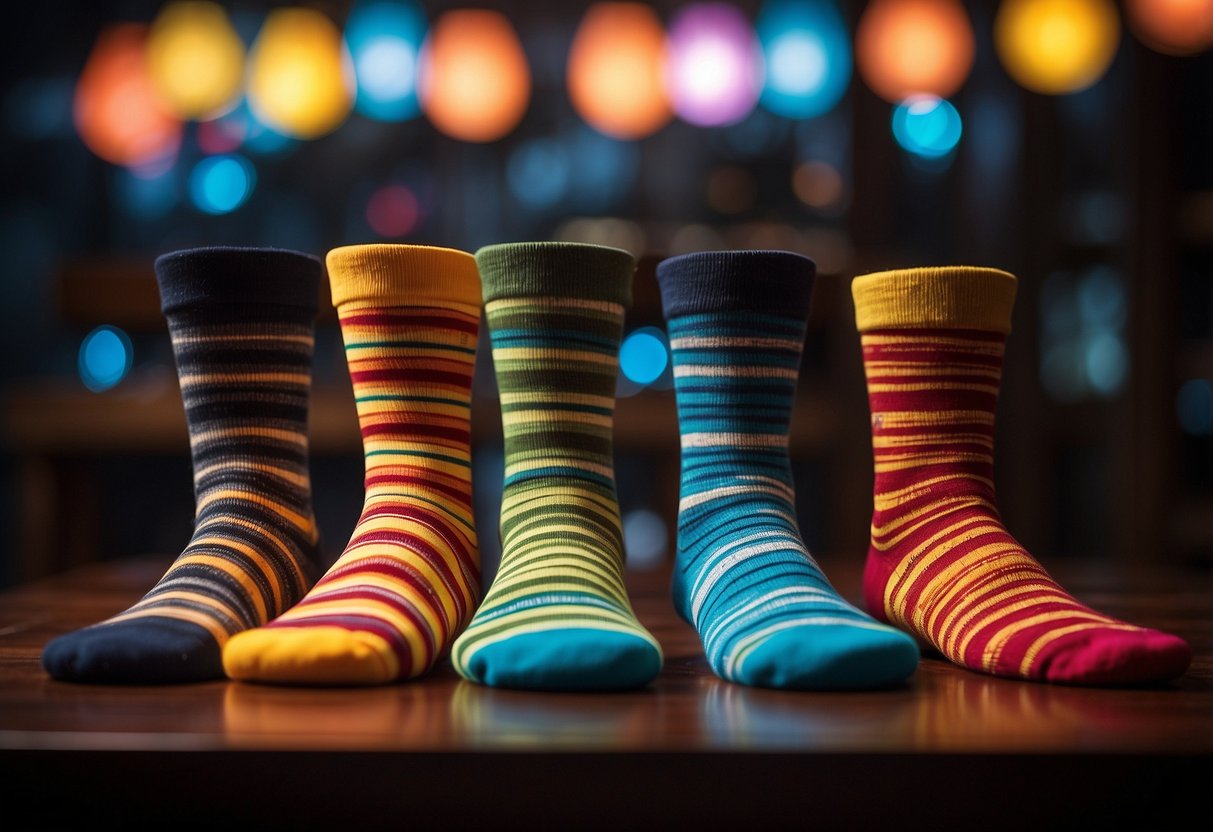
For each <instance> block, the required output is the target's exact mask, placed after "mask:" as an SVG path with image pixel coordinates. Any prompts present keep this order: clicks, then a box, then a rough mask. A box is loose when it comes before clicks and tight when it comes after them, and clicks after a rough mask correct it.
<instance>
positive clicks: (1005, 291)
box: [851, 266, 1016, 334]
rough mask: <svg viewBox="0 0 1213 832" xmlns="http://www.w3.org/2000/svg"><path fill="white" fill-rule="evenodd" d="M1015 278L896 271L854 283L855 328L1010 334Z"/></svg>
mask: <svg viewBox="0 0 1213 832" xmlns="http://www.w3.org/2000/svg"><path fill="white" fill-rule="evenodd" d="M1015 285H1016V282H1015V275H1013V274H1010V273H1009V272H1004V271H1002V270H1001V269H990V268H983V267H976V266H940V267H930V268H918V269H895V270H893V271H887V272H874V273H872V274H866V275H861V276H860V277H856V278H855V279H854V280H853V281H852V282H851V296H852V297H853V298H854V300H855V325H856V326H857V327H858V329H859V331H860V332H867V331H868V330H872V329H905V328H914V329H981V330H989V331H993V332H1001V333H1004V334H1009V333H1010V332H1011V311H1012V309H1013V308H1014V306H1015Z"/></svg>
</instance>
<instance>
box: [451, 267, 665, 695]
mask: <svg viewBox="0 0 1213 832" xmlns="http://www.w3.org/2000/svg"><path fill="white" fill-rule="evenodd" d="M476 262H477V265H478V266H479V269H480V276H481V282H482V285H483V293H484V300H485V317H486V321H487V325H488V329H489V336H490V340H491V342H492V347H493V364H494V371H495V373H496V377H497V387H498V391H499V394H500V397H501V419H502V426H503V428H504V433H505V482H504V489H503V493H502V502H501V540H502V555H501V565H500V568H499V570H498V572H497V575H496V577H495V578H494V580H493V583H492V586H491V587H490V588H489V591H488V593H487V594H486V596H485V599H484V602H483V603H482V604H481V606H480V609H479V610H478V611H477V612H476V615H475V616H474V617H473V619H472V623H471V624H470V625H469V626H468V628H467V630H466V631H465V632H464V633H463V634H462V635H461V636H460V637H459V638H458V639H457V640H456V641H455V645H454V648H453V650H452V656H451V657H452V661H453V663H454V666H455V669H456V670H457V671H458V672H459V674H460V675H461V676H463V677H464V678H466V679H469V680H471V681H473V682H478V683H480V684H485V685H490V686H493V687H508V688H524V689H531V690H598V691H607V690H625V689H631V688H637V687H641V686H643V685H645V684H647V683H648V682H650V681H651V680H652V679H653V678H654V677H655V676H656V675H657V674H658V673H659V672H660V670H661V665H662V654H661V647H660V645H658V643H657V641H656V639H654V638H653V636H652V635H651V634H650V633H649V632H648V631H647V630H645V628H644V627H643V626H641V624H640V622H639V621H638V620H637V619H636V615H635V613H634V612H633V611H632V606H631V602H630V601H629V599H628V595H627V590H626V588H625V586H624V579H623V533H622V530H621V527H620V519H619V501H618V498H617V496H616V491H615V468H614V451H613V443H612V432H613V427H614V413H615V384H616V380H617V376H618V369H619V344H620V338H621V335H622V330H623V318H624V312H625V310H626V308H627V306H628V305H629V304H630V302H631V287H632V277H633V274H634V271H635V261H634V260H633V259H632V256H631V255H630V254H628V253H627V252H625V251H621V250H619V249H613V248H606V247H603V246H595V245H588V244H579V243H514V244H503V245H496V246H488V247H486V248H483V249H481V250H480V251H478V252H477V253H476Z"/></svg>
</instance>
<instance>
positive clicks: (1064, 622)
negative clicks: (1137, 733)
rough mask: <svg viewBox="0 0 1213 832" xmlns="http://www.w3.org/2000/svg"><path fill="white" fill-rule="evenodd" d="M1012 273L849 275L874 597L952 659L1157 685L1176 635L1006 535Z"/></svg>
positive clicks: (1180, 661)
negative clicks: (1002, 462) (861, 374)
mask: <svg viewBox="0 0 1213 832" xmlns="http://www.w3.org/2000/svg"><path fill="white" fill-rule="evenodd" d="M1015 285H1016V284H1015V278H1014V276H1012V275H1010V274H1007V273H1006V272H1002V271H998V270H995V269H977V268H965V267H956V268H924V269H907V270H902V271H891V272H881V273H878V274H871V275H866V276H863V277H859V278H856V279H855V281H854V283H853V284H852V294H853V296H854V299H855V314H856V323H857V326H858V329H859V331H860V333H861V341H862V344H863V360H864V371H865V373H866V375H867V385H868V398H869V402H870V407H871V418H872V448H873V456H874V461H875V471H876V480H875V499H874V503H875V513H874V515H873V517H872V545H871V549H870V552H869V555H868V561H867V568H866V573H865V576H864V595H865V598H866V602H867V605H868V608H869V609H871V610H873V611H878V612H877V614H878V615H879V616H881V617H882V618H884V619H885V620H888V621H890V622H892V623H894V624H896V625H897V626H899V627H902V628H904V629H905V630H907V631H909V632H911V633H914V634H915V635H917V636H918V637H919V638H921V639H922V640H924V641H926V642H929V643H930V644H931V645H933V646H934V647H935V648H936V649H937V650H939V652H940V653H942V654H943V655H944V656H946V657H947V658H948V659H949V660H951V661H953V662H955V663H956V664H959V665H962V666H964V667H967V668H969V669H970V670H975V671H980V672H985V673H990V674H993V675H996V676H1007V677H1017V678H1022V679H1033V680H1038V681H1047V682H1058V683H1065V684H1077V685H1122V684H1139V683H1147V682H1155V681H1162V680H1166V679H1170V678H1173V677H1176V676H1179V675H1181V674H1183V673H1184V671H1185V670H1186V669H1187V667H1188V663H1189V661H1190V658H1191V652H1190V650H1189V648H1188V645H1187V644H1186V643H1184V642H1183V641H1182V640H1180V639H1178V638H1176V637H1174V636H1171V635H1168V634H1165V633H1161V632H1158V631H1156V630H1147V629H1142V628H1139V627H1135V626H1132V625H1129V624H1126V623H1124V622H1121V621H1117V620H1116V619H1113V618H1109V617H1108V616H1106V615H1101V614H1100V613H1097V612H1095V611H1093V610H1091V609H1090V608H1088V607H1086V606H1084V605H1083V604H1081V603H1079V602H1078V601H1077V600H1075V599H1074V598H1073V597H1072V596H1071V595H1069V594H1068V593H1066V592H1065V591H1064V590H1063V589H1062V588H1061V587H1060V586H1058V584H1057V583H1056V582H1055V581H1054V580H1053V579H1052V578H1051V577H1050V576H1049V574H1048V573H1047V572H1046V571H1045V569H1044V568H1043V567H1042V566H1041V565H1040V563H1038V562H1037V561H1036V559H1035V558H1033V557H1032V555H1030V554H1029V553H1028V552H1026V551H1025V550H1024V549H1023V547H1022V546H1020V545H1019V544H1018V543H1017V542H1016V541H1015V539H1014V538H1013V537H1012V536H1011V535H1010V534H1009V533H1008V532H1007V530H1006V528H1005V527H1004V526H1003V523H1002V520H1001V518H1000V516H999V511H998V502H997V499H996V497H995V493H994V415H995V405H996V401H997V398H998V389H999V384H1000V379H1001V373H1002V357H1003V347H1004V345H1005V342H1006V338H1007V335H1008V334H1009V332H1010V329H1011V312H1012V308H1013V305H1014V301H1015Z"/></svg>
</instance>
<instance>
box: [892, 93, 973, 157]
mask: <svg viewBox="0 0 1213 832" xmlns="http://www.w3.org/2000/svg"><path fill="white" fill-rule="evenodd" d="M962 132H963V125H962V123H961V120H960V113H958V112H957V111H956V108H955V107H953V106H952V104H951V102H949V101H945V100H944V99H942V98H936V97H935V96H933V95H916V96H911V97H910V98H907V99H906V100H905V101H903V102H902V103H901V104H898V105H897V108H896V109H895V110H893V137H894V138H895V139H897V143H898V144H899V145H901V147H902V149H904V150H906V151H908V152H910V153H913V154H914V155H915V156H922V157H924V158H926V159H939V158H941V157H943V156H947V155H948V154H949V153H951V152H952V150H953V149H954V148H955V147H956V145H957V144H959V143H960V134H961V133H962Z"/></svg>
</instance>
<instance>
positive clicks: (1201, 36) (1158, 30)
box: [1125, 0, 1213, 55]
mask: <svg viewBox="0 0 1213 832" xmlns="http://www.w3.org/2000/svg"><path fill="white" fill-rule="evenodd" d="M1125 12H1126V13H1127V16H1128V20H1129V28H1131V29H1132V30H1133V34H1135V35H1136V36H1137V39H1138V40H1140V41H1141V42H1142V43H1144V44H1145V45H1146V46H1148V47H1150V48H1151V49H1153V50H1154V51H1155V52H1162V53H1164V54H1167V55H1195V54H1196V53H1198V52H1203V51H1204V50H1205V49H1208V48H1209V47H1210V46H1213V0H1126V2H1125Z"/></svg>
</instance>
